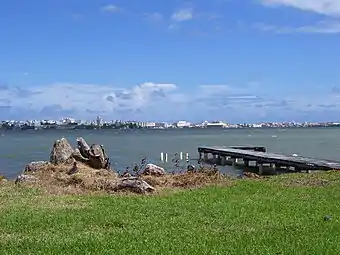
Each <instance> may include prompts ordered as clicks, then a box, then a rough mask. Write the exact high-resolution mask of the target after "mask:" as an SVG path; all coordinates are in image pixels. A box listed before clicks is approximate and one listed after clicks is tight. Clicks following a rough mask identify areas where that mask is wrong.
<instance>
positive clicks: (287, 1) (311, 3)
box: [261, 0, 340, 16]
mask: <svg viewBox="0 0 340 255" xmlns="http://www.w3.org/2000/svg"><path fill="white" fill-rule="evenodd" d="M261 2H262V3H263V4H264V5H266V6H274V7H275V6H287V7H293V8H296V9H300V10H303V11H311V12H316V13H319V14H323V15H327V16H340V1H339V0H261Z"/></svg>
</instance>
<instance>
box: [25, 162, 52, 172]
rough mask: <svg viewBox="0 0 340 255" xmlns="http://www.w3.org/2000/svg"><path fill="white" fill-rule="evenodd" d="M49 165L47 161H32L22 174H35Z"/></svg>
mask: <svg viewBox="0 0 340 255" xmlns="http://www.w3.org/2000/svg"><path fill="white" fill-rule="evenodd" d="M50 164H51V163H50V162H48V161H33V162H31V163H28V164H27V165H26V166H25V169H24V173H28V172H37V171H39V170H40V169H41V168H43V167H47V166H49V165H50Z"/></svg>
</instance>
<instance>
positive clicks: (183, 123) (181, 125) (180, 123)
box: [175, 120, 191, 128]
mask: <svg viewBox="0 0 340 255" xmlns="http://www.w3.org/2000/svg"><path fill="white" fill-rule="evenodd" d="M190 125H191V123H190V122H187V121H185V120H180V121H178V122H177V123H175V126H176V127H178V128H184V127H190Z"/></svg>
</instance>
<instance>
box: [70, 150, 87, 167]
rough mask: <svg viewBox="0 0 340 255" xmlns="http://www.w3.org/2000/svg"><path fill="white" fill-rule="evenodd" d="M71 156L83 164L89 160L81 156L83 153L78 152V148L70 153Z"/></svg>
mask: <svg viewBox="0 0 340 255" xmlns="http://www.w3.org/2000/svg"><path fill="white" fill-rule="evenodd" d="M72 158H74V159H75V160H76V161H79V162H82V163H85V164H87V162H88V161H89V159H87V158H84V157H83V155H82V154H81V153H80V150H79V149H78V148H76V149H74V151H73V153H72Z"/></svg>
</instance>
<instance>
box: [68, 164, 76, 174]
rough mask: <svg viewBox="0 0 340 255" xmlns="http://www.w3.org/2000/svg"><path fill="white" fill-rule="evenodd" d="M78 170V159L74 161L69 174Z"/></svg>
mask: <svg viewBox="0 0 340 255" xmlns="http://www.w3.org/2000/svg"><path fill="white" fill-rule="evenodd" d="M77 172H78V166H77V161H75V162H73V166H72V168H71V170H70V171H68V174H75V173H77Z"/></svg>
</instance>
